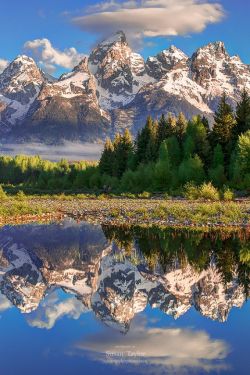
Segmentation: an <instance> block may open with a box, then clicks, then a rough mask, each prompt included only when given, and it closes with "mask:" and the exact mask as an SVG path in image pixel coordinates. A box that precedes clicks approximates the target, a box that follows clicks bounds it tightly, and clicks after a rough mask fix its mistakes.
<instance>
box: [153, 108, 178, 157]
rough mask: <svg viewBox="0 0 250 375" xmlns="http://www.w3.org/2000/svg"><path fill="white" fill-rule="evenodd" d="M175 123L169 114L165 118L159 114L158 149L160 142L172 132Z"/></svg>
mask: <svg viewBox="0 0 250 375" xmlns="http://www.w3.org/2000/svg"><path fill="white" fill-rule="evenodd" d="M175 124H176V121H175V118H174V117H173V116H171V114H169V115H168V118H167V119H166V117H165V116H164V115H162V116H161V118H160V120H159V122H158V135H157V139H158V150H159V149H160V146H161V144H162V142H163V141H164V140H165V139H167V138H169V137H171V136H172V135H173V134H174V130H175Z"/></svg>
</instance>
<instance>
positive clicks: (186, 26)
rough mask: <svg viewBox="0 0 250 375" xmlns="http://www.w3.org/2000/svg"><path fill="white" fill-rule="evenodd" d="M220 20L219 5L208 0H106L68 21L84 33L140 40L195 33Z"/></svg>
mask: <svg viewBox="0 0 250 375" xmlns="http://www.w3.org/2000/svg"><path fill="white" fill-rule="evenodd" d="M223 17H224V10H223V7H222V5H220V4H219V3H214V2H213V3H211V2H210V0H179V1H176V0H127V1H122V2H120V1H116V0H109V1H104V2H100V3H99V4H97V5H95V6H92V7H89V8H87V9H86V12H85V14H84V15H79V16H77V17H74V18H73V19H72V21H73V23H74V24H75V25H77V26H79V27H80V28H81V29H82V30H84V31H89V32H94V33H99V34H101V35H104V34H107V33H113V32H115V31H117V30H123V31H125V32H126V33H127V34H128V36H129V37H130V38H137V39H138V38H139V39H141V38H143V37H159V36H166V37H167V36H177V35H186V34H190V33H199V32H201V31H203V30H204V29H205V28H206V26H207V25H209V24H212V23H216V22H219V21H220V20H221V19H222V18H223Z"/></svg>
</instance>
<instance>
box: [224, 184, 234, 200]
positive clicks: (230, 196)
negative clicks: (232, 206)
mask: <svg viewBox="0 0 250 375" xmlns="http://www.w3.org/2000/svg"><path fill="white" fill-rule="evenodd" d="M233 199H234V193H233V191H232V190H230V189H229V188H228V187H227V188H225V189H224V191H223V200H224V201H232V200H233Z"/></svg>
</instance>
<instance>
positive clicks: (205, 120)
mask: <svg viewBox="0 0 250 375" xmlns="http://www.w3.org/2000/svg"><path fill="white" fill-rule="evenodd" d="M199 117H200V116H199ZM201 122H202V124H203V125H204V126H205V129H206V131H207V134H209V133H210V131H211V130H210V126H209V121H208V119H207V118H206V117H205V116H202V118H201Z"/></svg>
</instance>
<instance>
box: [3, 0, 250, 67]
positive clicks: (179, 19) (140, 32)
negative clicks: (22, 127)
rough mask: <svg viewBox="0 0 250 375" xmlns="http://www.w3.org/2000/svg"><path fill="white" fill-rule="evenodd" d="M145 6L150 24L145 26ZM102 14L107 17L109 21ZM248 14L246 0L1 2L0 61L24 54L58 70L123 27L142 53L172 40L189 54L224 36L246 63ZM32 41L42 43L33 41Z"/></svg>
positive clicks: (249, 34) (249, 59) (249, 31)
mask: <svg viewBox="0 0 250 375" xmlns="http://www.w3.org/2000/svg"><path fill="white" fill-rule="evenodd" d="M94 6H96V7H95V8H94ZM89 7H91V8H89ZM148 8H150V14H152V18H151V19H150V22H151V21H152V22H151V23H152V25H150V26H149V27H148V30H147V26H148V24H149V23H150V22H149V19H148V18H147V17H148V16H147V12H146V11H147V10H148ZM151 8H152V11H151ZM158 10H159V11H160V13H158ZM154 11H155V13H153V12H154ZM105 12H109V15H110V17H111V19H110V20H108V21H107V17H106V14H105ZM164 12H165V13H164ZM171 12H175V13H171ZM176 12H177V13H176ZM161 13H162V20H161V16H160V15H159V14H161ZM121 14H122V18H121ZM154 14H155V17H156V18H154ZM249 14H250V2H249V1H248V0H221V1H220V0H217V1H215V0H124V1H118V0H102V1H93V0H92V1H90V0H81V1H80V0H71V1H69V0H60V1H58V0H43V1H42V2H41V1H38V0H32V1H31V0H26V1H25V0H24V1H20V0H12V1H7V0H2V2H1V12H0V45H1V51H0V61H3V60H9V61H10V60H12V59H13V58H15V56H16V55H18V54H20V53H24V52H25V53H26V54H29V55H33V57H35V59H36V60H37V61H40V63H41V64H42V65H43V67H44V69H45V70H46V69H47V70H48V71H50V72H54V74H59V73H61V72H62V71H65V70H69V69H71V66H72V65H73V64H75V63H76V62H77V60H79V59H80V57H81V56H82V54H88V53H89V50H90V49H91V47H93V45H94V44H95V42H96V41H97V40H100V39H101V38H102V37H104V36H105V35H108V34H109V33H110V32H113V31H114V30H115V29H118V28H123V29H124V28H125V29H127V30H125V32H127V33H128V34H129V39H130V40H131V43H132V44H133V45H134V46H135V47H136V48H137V49H138V50H139V51H140V52H141V53H142V54H143V56H145V57H147V56H148V55H153V54H156V53H157V52H159V51H160V50H162V49H163V48H166V47H168V46H169V45H170V44H175V45H176V46H177V47H179V48H181V49H182V50H184V51H185V52H186V53H187V54H191V53H192V52H194V50H195V49H197V48H198V47H200V46H202V45H204V44H206V43H208V42H210V41H215V40H222V41H224V42H225V44H226V47H227V49H228V51H229V53H230V54H232V55H233V54H239V55H240V56H241V58H242V60H243V61H244V62H245V63H249V64H250V46H249V37H250V23H249ZM168 15H169V18H168ZM173 15H174V16H173ZM119 17H120V18H119ZM155 20H156V21H155ZM164 20H165V21H164ZM163 22H164V24H163ZM119 26H121V27H119ZM158 26H159V27H158ZM152 30H153V31H152ZM96 31H97V32H96ZM44 39H47V40H48V41H49V43H50V44H49V45H48V42H44ZM34 40H39V41H40V42H37V43H36V44H34V43H33V44H32V42H33V41H34ZM27 42H30V43H28V44H27ZM25 43H26V48H24V45H25ZM39 43H40V44H39ZM69 48H74V50H68V49H69ZM65 49H67V50H66V51H65ZM42 52H43V54H42ZM53 54H55V55H56V56H54V55H53ZM44 56H45V57H44ZM0 68H1V64H0Z"/></svg>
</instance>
